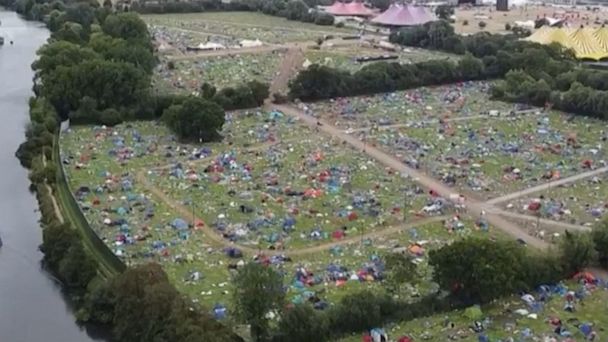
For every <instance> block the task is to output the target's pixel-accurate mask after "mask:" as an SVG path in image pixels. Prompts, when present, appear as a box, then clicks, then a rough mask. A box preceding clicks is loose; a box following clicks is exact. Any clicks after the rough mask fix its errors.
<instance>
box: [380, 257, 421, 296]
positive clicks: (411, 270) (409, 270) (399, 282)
mask: <svg viewBox="0 0 608 342" xmlns="http://www.w3.org/2000/svg"><path fill="white" fill-rule="evenodd" d="M384 260H385V263H386V284H387V289H388V290H389V291H390V292H392V293H399V291H400V290H401V289H402V288H403V285H405V284H406V283H415V282H417V277H418V274H417V267H416V264H414V262H413V261H414V260H412V258H411V257H410V256H408V255H406V254H401V253H388V254H387V255H386V256H385V257H384Z"/></svg>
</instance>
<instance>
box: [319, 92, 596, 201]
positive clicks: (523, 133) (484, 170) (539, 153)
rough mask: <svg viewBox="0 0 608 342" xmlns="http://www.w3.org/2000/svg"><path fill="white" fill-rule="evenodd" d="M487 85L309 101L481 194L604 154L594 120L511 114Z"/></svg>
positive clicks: (562, 171)
mask: <svg viewBox="0 0 608 342" xmlns="http://www.w3.org/2000/svg"><path fill="white" fill-rule="evenodd" d="M485 89H487V84H484V83H466V84H464V85H459V86H445V87H435V88H420V89H415V90H411V91H405V92H396V93H391V94H382V95H376V96H372V97H357V98H348V99H336V100H332V101H324V102H319V103H313V104H309V105H308V106H309V110H310V111H312V113H315V114H316V115H318V116H320V117H322V118H325V119H327V120H328V121H330V122H332V123H334V124H335V125H336V126H338V127H341V128H344V129H345V130H346V131H347V132H351V134H353V135H356V136H358V137H359V138H360V139H365V140H366V141H367V142H369V143H370V144H372V145H376V146H378V147H381V148H383V149H385V150H387V151H388V152H390V153H391V154H392V155H395V156H398V157H399V158H400V159H401V160H403V161H405V162H406V163H408V164H410V165H412V166H416V167H420V168H423V169H425V170H427V171H428V172H430V173H431V174H432V175H434V176H435V178H438V179H443V180H444V181H445V182H446V183H448V184H452V185H455V186H457V187H459V188H461V189H463V190H465V191H472V192H479V193H480V194H481V195H482V196H483V197H485V198H491V197H495V196H497V195H500V194H504V193H508V192H510V191H515V190H519V189H524V188H526V187H529V186H531V185H535V184H539V183H542V182H548V181H549V179H559V178H562V177H566V176H570V175H573V174H576V173H579V172H583V171H584V167H583V162H584V161H587V160H588V161H590V162H591V163H592V166H593V167H597V166H598V165H601V164H602V163H603V160H605V159H606V154H605V150H604V149H603V148H602V145H603V139H604V137H605V133H604V132H603V129H602V125H601V124H599V122H597V121H594V120H591V119H586V118H581V117H575V118H573V117H570V116H568V115H565V114H563V113H558V112H550V113H543V114H534V113H529V114H527V115H519V116H509V115H508V113H509V112H510V111H511V110H513V109H514V108H515V107H514V106H513V105H510V104H506V103H502V102H497V101H491V100H489V99H488V95H487V94H486V93H485ZM490 111H497V112H499V113H500V114H501V115H500V116H499V117H492V116H490V115H489V112H490ZM540 111H541V110H540V109H539V112H540ZM505 114H507V115H505ZM489 120H491V121H489Z"/></svg>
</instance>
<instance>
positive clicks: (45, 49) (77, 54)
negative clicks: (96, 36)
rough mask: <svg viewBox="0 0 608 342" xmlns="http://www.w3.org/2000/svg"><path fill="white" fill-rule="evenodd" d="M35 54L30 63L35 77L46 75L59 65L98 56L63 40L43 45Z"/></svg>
mask: <svg viewBox="0 0 608 342" xmlns="http://www.w3.org/2000/svg"><path fill="white" fill-rule="evenodd" d="M36 54H37V55H38V59H37V60H36V61H35V62H34V63H32V69H33V70H34V71H35V72H36V76H37V77H41V76H42V75H47V74H49V73H50V72H52V71H54V70H55V69H57V67H59V66H72V65H74V64H78V63H80V62H81V61H84V60H92V59H97V58H99V55H98V54H97V53H95V51H93V50H92V49H90V48H88V47H82V46H80V45H78V44H74V43H71V42H68V41H63V40H60V41H55V42H50V43H48V44H45V45H43V46H42V47H41V48H40V49H39V50H38V52H36Z"/></svg>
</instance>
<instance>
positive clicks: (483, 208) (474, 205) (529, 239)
mask: <svg viewBox="0 0 608 342" xmlns="http://www.w3.org/2000/svg"><path fill="white" fill-rule="evenodd" d="M266 109H268V110H272V109H278V110H280V111H282V112H283V113H285V114H288V115H291V116H294V117H296V118H298V119H300V120H301V121H302V122H304V123H306V124H308V125H309V126H311V127H316V128H318V129H319V130H320V131H323V132H324V133H326V134H329V135H331V136H333V137H336V138H338V139H340V140H342V141H344V142H346V143H348V144H349V145H351V146H352V147H354V148H355V149H357V150H359V151H363V152H365V153H366V154H367V155H369V156H370V157H372V158H374V159H376V160H377V161H378V162H380V163H381V164H383V165H385V166H388V167H390V168H392V169H394V170H397V171H399V172H401V173H402V174H406V175H408V176H410V178H412V179H414V180H415V181H417V182H418V183H419V184H420V185H422V186H423V187H425V188H427V189H432V190H434V191H436V192H437V193H438V194H439V195H441V196H442V197H444V198H450V195H451V194H454V193H455V190H453V189H451V188H450V187H448V186H446V185H445V184H443V183H441V182H440V181H438V180H436V179H434V178H432V177H430V176H428V175H427V174H425V173H422V172H420V171H418V170H415V169H412V168H410V167H409V166H407V165H405V164H404V163H402V162H401V161H399V160H398V159H396V158H395V157H393V156H391V155H389V154H387V153H385V152H383V151H381V150H379V149H377V148H376V147H373V146H370V145H367V144H365V143H364V142H362V141H360V140H359V139H357V138H355V137H353V136H351V135H348V134H346V133H345V132H343V131H342V130H340V129H338V128H336V127H334V126H331V125H329V124H328V123H327V122H324V121H323V120H320V119H319V120H318V119H316V118H314V117H312V116H309V115H306V114H305V113H304V112H303V111H301V110H300V109H298V108H295V107H293V106H290V105H276V104H266ZM318 123H320V124H321V125H318ZM466 205H467V211H468V214H469V215H471V216H472V217H480V215H482V213H485V219H486V220H487V221H488V223H490V224H491V225H492V226H494V227H496V228H499V229H501V230H503V231H504V232H505V233H507V234H509V235H511V236H513V237H514V238H516V239H521V240H523V241H525V242H526V243H527V244H528V245H530V246H533V247H536V248H540V249H545V248H547V247H549V244H548V243H547V242H545V241H543V240H541V239H538V238H536V237H533V236H530V235H528V234H527V233H526V232H524V231H523V230H521V229H519V227H518V226H517V225H515V224H514V223H512V222H509V221H507V220H506V219H504V218H502V217H501V216H500V215H498V214H495V213H492V212H487V209H488V205H486V204H484V203H483V202H481V201H479V200H477V199H475V198H467V199H466Z"/></svg>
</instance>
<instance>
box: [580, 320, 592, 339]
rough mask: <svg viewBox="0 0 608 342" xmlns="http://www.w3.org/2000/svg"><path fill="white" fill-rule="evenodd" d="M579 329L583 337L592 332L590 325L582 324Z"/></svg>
mask: <svg viewBox="0 0 608 342" xmlns="http://www.w3.org/2000/svg"><path fill="white" fill-rule="evenodd" d="M579 329H580V330H581V332H582V333H583V335H585V337H586V336H589V334H591V332H592V331H593V328H591V325H590V324H589V323H583V324H581V326H580V327H579Z"/></svg>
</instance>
